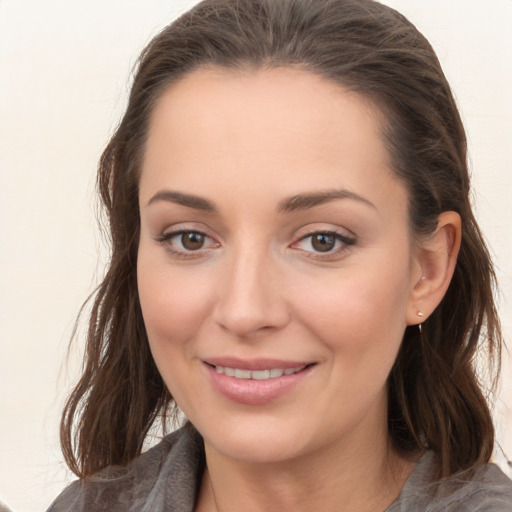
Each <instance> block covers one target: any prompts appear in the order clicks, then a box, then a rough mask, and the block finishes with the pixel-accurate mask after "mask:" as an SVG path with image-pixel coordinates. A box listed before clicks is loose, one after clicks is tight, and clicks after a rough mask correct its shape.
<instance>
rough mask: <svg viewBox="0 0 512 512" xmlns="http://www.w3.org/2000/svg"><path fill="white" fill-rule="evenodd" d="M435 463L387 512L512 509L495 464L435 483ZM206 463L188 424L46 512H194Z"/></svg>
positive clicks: (426, 458) (508, 487) (423, 466)
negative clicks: (468, 477) (467, 475)
mask: <svg viewBox="0 0 512 512" xmlns="http://www.w3.org/2000/svg"><path fill="white" fill-rule="evenodd" d="M435 461H436V457H435V455H434V454H433V453H432V452H427V453H425V454H424V455H423V456H422V457H421V459H420V460H419V461H418V464H417V465H416V468H415V469H414V471H413V473H412V474H411V476H410V477H409V479H408V480H407V482H406V483H405V485H404V487H403V489H402V492H401V493H400V496H399V497H398V498H397V499H396V501H395V502H394V503H392V504H391V505H390V506H389V507H388V508H387V509H386V511H384V512H512V481H511V480H510V479H509V478H507V477H506V476H505V474H504V473H503V472H502V471H501V470H500V469H499V468H498V467H497V466H495V465H493V464H489V465H486V466H484V467H481V468H480V469H478V470H477V472H476V473H475V475H474V477H473V478H472V480H470V481H469V482H467V481H457V480H455V479H450V480H448V481H445V482H442V483H439V482H438V483H435V484H433V483H432V475H433V473H434V471H435V466H436V464H435ZM204 463H205V462H204V449H203V442H202V439H201V436H200V435H199V434H198V433H197V431H196V430H195V429H194V427H193V426H192V425H190V424H187V425H185V426H184V427H183V428H181V429H180V430H177V431H176V432H173V433H172V434H170V435H169V436H166V437H165V438H164V439H163V440H162V441H161V442H160V443H159V444H158V445H156V446H154V447H153V448H151V449H150V450H148V451H147V452H145V453H144V454H142V455H141V456H140V457H138V458H137V459H135V461H134V462H132V464H130V466H128V467H127V468H119V467H115V468H114V467H111V468H107V469H106V470H103V471H102V472H101V473H99V474H98V475H97V476H94V477H90V478H87V479H86V480H78V481H76V482H73V483H72V484H71V485H70V486H69V487H67V488H66V489H65V490H64V491H63V493H62V494H61V495H60V496H59V497H58V498H57V499H56V500H55V501H54V503H53V504H52V505H51V506H50V508H49V509H48V511H47V512H64V511H66V512H97V511H108V512H193V510H194V506H195V500H196V496H197V493H198V490H199V485H200V483H201V477H202V473H203V470H204Z"/></svg>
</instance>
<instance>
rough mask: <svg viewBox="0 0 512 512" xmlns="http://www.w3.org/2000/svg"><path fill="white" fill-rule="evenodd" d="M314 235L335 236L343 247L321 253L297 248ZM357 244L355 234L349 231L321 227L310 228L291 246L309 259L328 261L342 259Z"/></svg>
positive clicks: (300, 234)
mask: <svg viewBox="0 0 512 512" xmlns="http://www.w3.org/2000/svg"><path fill="white" fill-rule="evenodd" d="M314 235H329V236H333V237H334V238H335V239H336V241H339V242H341V247H338V248H335V249H333V250H330V251H326V252H321V251H314V250H307V249H302V248H300V247H297V246H298V244H300V243H301V242H303V241H304V240H306V239H307V238H310V237H312V236H314ZM356 243H357V237H356V235H355V234H354V233H352V232H351V231H349V230H347V229H341V228H339V227H333V226H329V227H325V228H324V227H321V226H315V227H309V228H307V231H305V232H303V233H299V234H298V235H297V240H296V241H295V242H293V243H292V244H291V246H290V247H291V248H292V249H296V250H299V251H301V252H303V253H305V254H307V256H308V257H310V258H314V259H322V260H328V259H333V258H337V257H340V256H341V255H342V254H343V253H345V252H346V251H348V249H349V248H350V247H352V246H354V245H355V244H356Z"/></svg>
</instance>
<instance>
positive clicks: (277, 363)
mask: <svg viewBox="0 0 512 512" xmlns="http://www.w3.org/2000/svg"><path fill="white" fill-rule="evenodd" d="M203 361H204V362H205V363H206V364H209V365H213V366H227V367H228V368H240V370H250V371H258V370H268V369H270V368H282V369H283V370H286V369H288V368H298V367H299V366H307V365H311V364H312V361H284V360H282V359H238V358H236V357H211V358H210V357H209V358H207V359H203Z"/></svg>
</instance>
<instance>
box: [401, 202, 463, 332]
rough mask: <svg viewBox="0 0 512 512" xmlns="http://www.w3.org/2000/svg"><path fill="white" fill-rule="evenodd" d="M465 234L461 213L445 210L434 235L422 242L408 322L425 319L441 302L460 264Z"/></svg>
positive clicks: (417, 248)
mask: <svg viewBox="0 0 512 512" xmlns="http://www.w3.org/2000/svg"><path fill="white" fill-rule="evenodd" d="M461 236H462V228H461V220H460V216H459V214H458V213H455V212H443V213H442V214H441V215H440V216H439V219H438V224H437V228H436V230H435V232H434V234H433V235H432V236H430V237H429V238H428V239H426V240H424V241H422V242H420V243H418V245H417V247H416V249H415V255H414V262H413V266H412V268H413V272H412V276H413V282H412V289H411V293H410V298H409V304H408V308H407V318H406V321H407V325H414V324H420V323H422V322H424V321H425V320H426V319H427V318H428V317H429V316H430V315H431V314H432V312H433V311H434V310H435V309H436V307H437V306H438V304H439V303H440V302H441V300H442V298H443V297H444V295H445V293H446V290H447V289H448V286H449V285H450V281H451V279H452V276H453V272H454V270H455V265H456V264H457V256H458V254H459V249H460V241H461Z"/></svg>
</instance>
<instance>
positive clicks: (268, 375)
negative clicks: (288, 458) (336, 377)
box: [210, 364, 311, 380]
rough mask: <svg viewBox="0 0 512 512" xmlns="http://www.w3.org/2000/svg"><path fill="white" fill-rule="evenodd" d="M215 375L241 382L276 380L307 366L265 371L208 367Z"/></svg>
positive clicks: (216, 366) (217, 366)
mask: <svg viewBox="0 0 512 512" xmlns="http://www.w3.org/2000/svg"><path fill="white" fill-rule="evenodd" d="M210 366H212V367H213V368H214V369H215V371H216V372H217V373H221V374H223V375H227V376H228V377H234V378H235V379H241V380H249V379H252V380H270V379H278V378H279V377H283V376H284V375H286V376H288V375H294V374H295V373H299V372H301V371H302V370H304V369H306V368H307V367H308V366H311V365H308V364H305V365H302V366H297V367H295V368H268V369H266V370H245V369H242V368H230V367H228V366H219V365H210Z"/></svg>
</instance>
